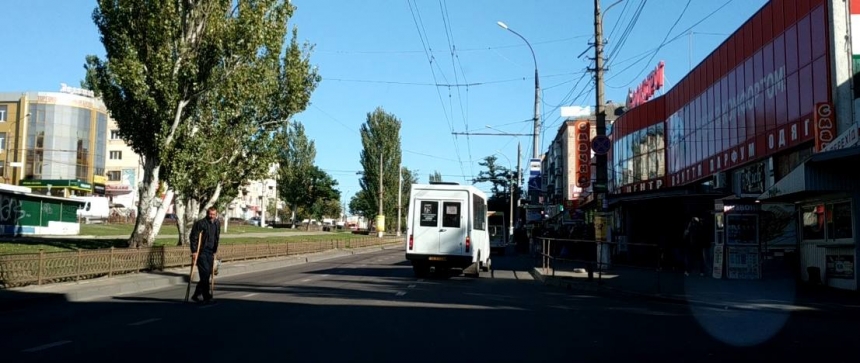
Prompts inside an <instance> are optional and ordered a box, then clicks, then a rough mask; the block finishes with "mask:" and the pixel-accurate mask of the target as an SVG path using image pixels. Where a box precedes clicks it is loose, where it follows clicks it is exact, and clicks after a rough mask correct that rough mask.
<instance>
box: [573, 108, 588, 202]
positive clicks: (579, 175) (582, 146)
mask: <svg viewBox="0 0 860 363" xmlns="http://www.w3.org/2000/svg"><path fill="white" fill-rule="evenodd" d="M574 130H575V136H576V144H575V145H574V146H575V149H574V156H575V158H576V186H578V187H580V188H588V187H589V186H591V123H589V122H588V121H577V122H576V124H574Z"/></svg>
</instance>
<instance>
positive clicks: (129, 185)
mask: <svg viewBox="0 0 860 363" xmlns="http://www.w3.org/2000/svg"><path fill="white" fill-rule="evenodd" d="M107 133H108V135H107V136H108V137H107V152H106V153H105V154H106V155H105V156H106V159H107V160H106V162H105V177H106V178H107V181H106V183H105V195H106V196H107V197H108V198H110V199H111V202H113V203H114V204H122V205H123V206H125V207H127V208H135V207H136V206H137V189H138V184H139V181H140V180H141V179H143V165H142V163H141V160H140V156H139V155H137V154H136V153H135V152H134V151H133V150H132V149H131V147H129V146H128V144H126V143H125V141H123V140H122V139H121V138H120V137H119V127H118V126H117V124H116V122H115V121H114V120H113V119H110V118H109V119H108V127H107Z"/></svg>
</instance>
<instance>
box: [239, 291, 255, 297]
mask: <svg viewBox="0 0 860 363" xmlns="http://www.w3.org/2000/svg"><path fill="white" fill-rule="evenodd" d="M254 295H257V293H256V292H252V293H250V294H245V295H242V297H251V296H254Z"/></svg>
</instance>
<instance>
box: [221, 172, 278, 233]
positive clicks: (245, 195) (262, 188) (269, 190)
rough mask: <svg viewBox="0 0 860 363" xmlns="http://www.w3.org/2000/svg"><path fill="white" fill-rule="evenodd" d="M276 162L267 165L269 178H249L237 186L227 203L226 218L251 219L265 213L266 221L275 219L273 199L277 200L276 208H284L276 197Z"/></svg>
mask: <svg viewBox="0 0 860 363" xmlns="http://www.w3.org/2000/svg"><path fill="white" fill-rule="evenodd" d="M278 168H279V166H278V164H277V163H275V164H272V165H271V166H270V167H269V178H267V179H263V180H251V181H248V183H247V184H245V185H244V186H242V187H240V188H239V194H238V195H237V196H236V198H235V199H233V201H232V202H230V204H228V205H227V212H226V215H227V217H228V218H240V219H251V218H254V217H261V218H262V216H263V214H264V213H265V218H266V220H268V221H272V220H275V216H276V214H275V211H273V210H271V205H272V204H273V203H272V201H273V200H277V203H276V205H277V208H278V210H282V209H284V202H283V201H281V200H280V199H279V198H278V192H277V191H278V181H277V179H276V178H277V172H278Z"/></svg>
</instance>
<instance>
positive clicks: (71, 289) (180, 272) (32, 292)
mask: <svg viewBox="0 0 860 363" xmlns="http://www.w3.org/2000/svg"><path fill="white" fill-rule="evenodd" d="M401 247H402V244H401V243H399V242H398V243H394V244H389V245H384V246H373V247H365V248H356V249H343V250H331V251H326V252H320V253H313V254H307V255H298V256H289V257H277V258H269V259H262V260H251V261H236V262H225V263H224V264H223V265H221V267H220V269H219V271H218V277H217V278H224V277H230V276H236V275H241V274H245V273H252V272H260V271H266V270H272V269H278V268H283V267H288V266H294V265H300V264H305V263H310V262H318V261H323V260H328V259H332V258H337V257H343V256H349V255H355V254H363V253H369V252H376V251H381V250H389V249H397V248H401ZM188 272H189V270H188V268H187V267H183V268H175V269H167V270H164V271H155V272H144V273H137V274H126V275H120V276H117V277H102V278H97V279H91V280H83V281H79V282H68V283H58V284H49V285H41V286H35V285H33V286H25V287H21V288H12V289H5V290H0V311H5V310H14V309H18V308H22V307H31V306H33V305H39V304H44V303H51V302H63V301H86V300H93V299H99V298H104V297H110V296H117V295H123V294H128V293H135V292H141V291H147V290H155V289H162V288H166V287H170V286H174V285H181V284H187V283H188ZM195 281H196V277H195Z"/></svg>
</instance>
